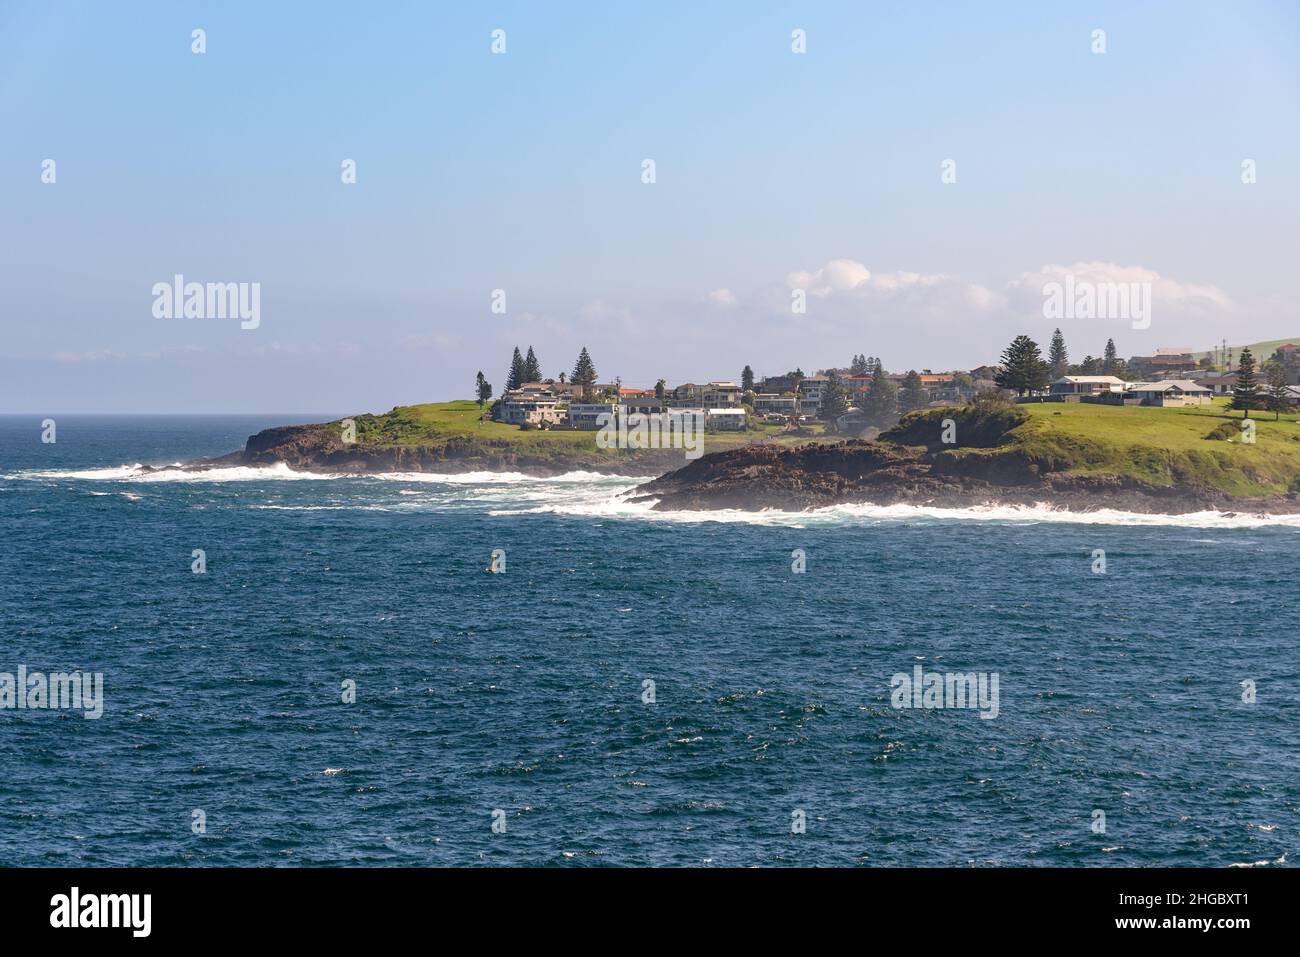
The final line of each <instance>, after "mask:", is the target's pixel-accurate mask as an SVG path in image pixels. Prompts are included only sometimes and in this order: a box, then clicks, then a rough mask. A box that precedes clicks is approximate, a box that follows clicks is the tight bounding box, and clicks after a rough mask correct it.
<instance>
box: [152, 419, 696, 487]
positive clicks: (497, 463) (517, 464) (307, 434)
mask: <svg viewBox="0 0 1300 957" xmlns="http://www.w3.org/2000/svg"><path fill="white" fill-rule="evenodd" d="M279 464H283V465H286V466H288V467H289V468H291V469H293V470H295V471H300V472H320V473H325V474H366V473H376V472H433V473H443V474H449V475H454V474H462V473H465V472H523V473H525V474H527V475H536V476H539V477H543V478H545V477H551V476H556V475H564V474H566V473H569V472H595V473H599V474H604V475H626V476H633V477H637V476H645V475H662V474H664V473H665V472H669V471H671V470H673V469H675V468H677V467H679V466H680V465H681V464H682V452H681V450H680V449H678V450H663V451H643V452H627V453H623V454H622V455H620V456H619V457H618V458H613V457H607V456H606V457H599V458H598V457H597V456H595V455H592V456H571V455H565V454H563V453H558V454H550V455H530V454H529V453H528V452H526V451H520V450H519V449H518V448H517V447H511V446H509V445H506V444H501V445H498V444H497V443H494V442H493V441H492V440H477V439H461V438H457V437H453V438H449V439H447V440H445V441H443V442H439V443H437V444H427V445H367V444H365V443H356V442H354V443H348V444H344V442H343V441H342V440H341V438H340V435H339V431H338V428H337V426H336V425H334V424H320V425H286V426H277V427H275V428H270V429H263V430H262V431H261V432H258V433H257V434H256V435H251V436H249V438H248V441H247V442H246V443H245V445H244V448H243V449H240V450H239V451H236V452H231V453H229V454H228V455H222V456H219V457H216V458H209V459H198V460H195V461H193V462H188V463H186V464H185V466H184V468H185V469H187V470H191V471H197V470H202V469H210V468H229V467H232V466H253V467H270V466H273V465H279ZM147 471H153V470H152V469H148V470H147Z"/></svg>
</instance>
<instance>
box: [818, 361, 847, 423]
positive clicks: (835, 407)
mask: <svg viewBox="0 0 1300 957" xmlns="http://www.w3.org/2000/svg"><path fill="white" fill-rule="evenodd" d="M847 411H849V400H848V390H847V389H845V388H844V380H843V379H841V378H840V374H839V372H838V371H836V370H835V369H832V370H831V371H830V372H829V373H827V375H826V389H825V391H823V392H822V407H821V417H822V420H823V421H825V422H829V423H831V424H832V425H834V423H835V420H836V419H838V418H839V417H840V416H842V415H843V414H844V413H845V412H847Z"/></svg>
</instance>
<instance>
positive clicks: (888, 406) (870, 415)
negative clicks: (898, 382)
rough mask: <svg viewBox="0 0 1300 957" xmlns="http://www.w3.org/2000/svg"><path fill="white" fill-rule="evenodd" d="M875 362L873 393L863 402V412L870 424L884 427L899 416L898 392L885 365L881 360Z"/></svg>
mask: <svg viewBox="0 0 1300 957" xmlns="http://www.w3.org/2000/svg"><path fill="white" fill-rule="evenodd" d="M874 362H875V365H874V366H873V368H872V371H871V391H870V392H868V393H867V394H866V396H865V398H864V399H863V400H862V411H863V412H865V413H866V415H867V421H868V422H869V423H870V424H872V425H876V426H881V427H883V426H886V425H890V424H892V423H893V421H894V419H895V418H896V417H897V416H898V390H897V389H896V388H895V387H894V383H892V382H890V381H889V378H888V377H887V376H886V375H885V366H884V363H882V362H881V361H880V360H879V359H875V360H874Z"/></svg>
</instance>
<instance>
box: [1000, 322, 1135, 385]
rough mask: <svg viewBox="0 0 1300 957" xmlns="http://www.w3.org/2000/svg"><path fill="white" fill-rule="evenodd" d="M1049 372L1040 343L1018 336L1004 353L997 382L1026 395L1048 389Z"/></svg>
mask: <svg viewBox="0 0 1300 957" xmlns="http://www.w3.org/2000/svg"><path fill="white" fill-rule="evenodd" d="M1112 348H1113V347H1112ZM1047 372H1048V369H1047V363H1045V362H1044V361H1043V355H1042V353H1041V352H1039V351H1038V343H1036V342H1035V341H1034V340H1033V339H1030V338H1029V337H1028V336H1016V337H1015V339H1013V340H1012V341H1011V345H1009V346H1007V348H1006V350H1005V351H1004V352H1003V353H1002V368H1001V369H999V370H998V374H997V376H996V377H995V381H996V382H997V384H998V386H999V387H1000V388H1003V389H1011V390H1012V391H1014V392H1015V393H1016V395H1024V394H1025V393H1026V392H1040V391H1042V390H1043V389H1045V388H1047Z"/></svg>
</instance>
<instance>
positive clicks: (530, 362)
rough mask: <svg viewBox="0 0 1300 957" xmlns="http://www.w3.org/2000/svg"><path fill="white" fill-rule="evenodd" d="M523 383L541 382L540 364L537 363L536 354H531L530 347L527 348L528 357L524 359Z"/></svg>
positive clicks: (531, 349) (531, 348)
mask: <svg viewBox="0 0 1300 957" xmlns="http://www.w3.org/2000/svg"><path fill="white" fill-rule="evenodd" d="M524 381H525V382H541V381H542V364H541V363H540V362H538V361H537V353H535V352H533V347H532V346H529V347H528V355H527V356H526V357H525V358H524Z"/></svg>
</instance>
